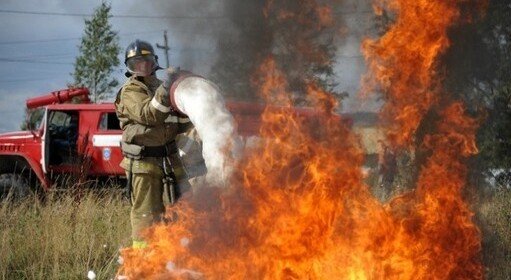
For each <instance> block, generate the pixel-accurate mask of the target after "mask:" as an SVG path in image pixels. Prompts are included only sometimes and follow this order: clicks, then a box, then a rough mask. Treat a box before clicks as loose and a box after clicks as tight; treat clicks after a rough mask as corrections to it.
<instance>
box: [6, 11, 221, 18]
mask: <svg viewBox="0 0 511 280" xmlns="http://www.w3.org/2000/svg"><path fill="white" fill-rule="evenodd" d="M0 13H4V14H25V15H47V16H70V17H90V16H92V14H84V13H58V12H37V11H20V10H5V9H0ZM112 17H114V18H138V19H141V18H147V19H224V18H227V17H226V16H224V15H216V16H215V15H206V16H204V15H201V16H172V15H157V16H144V15H116V14H113V15H112Z"/></svg>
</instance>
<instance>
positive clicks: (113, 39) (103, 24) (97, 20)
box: [72, 2, 120, 102]
mask: <svg viewBox="0 0 511 280" xmlns="http://www.w3.org/2000/svg"><path fill="white" fill-rule="evenodd" d="M110 8H111V7H110V5H108V4H106V3H105V2H103V3H102V4H101V5H100V6H99V7H98V8H96V9H95V10H94V14H93V15H92V18H91V19H86V20H85V34H84V35H83V37H82V41H81V44H80V46H79V49H80V55H79V56H78V57H77V58H76V62H75V70H74V73H73V74H72V75H73V78H74V86H80V87H82V86H83V87H87V88H89V90H90V98H91V100H92V101H93V102H97V101H99V100H103V99H106V98H107V97H108V95H109V94H110V93H111V92H112V89H113V88H115V87H116V86H118V85H119V82H118V81H117V79H115V78H113V77H111V75H112V73H113V71H114V68H115V67H116V66H118V65H119V58H118V55H119V52H120V47H119V36H118V35H117V32H114V31H112V26H111V24H110V23H109V18H110V17H111V15H110Z"/></svg>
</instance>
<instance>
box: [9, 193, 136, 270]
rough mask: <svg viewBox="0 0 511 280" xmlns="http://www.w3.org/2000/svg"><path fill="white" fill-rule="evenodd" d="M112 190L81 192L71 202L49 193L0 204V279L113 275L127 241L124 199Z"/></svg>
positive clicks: (128, 228)
mask: <svg viewBox="0 0 511 280" xmlns="http://www.w3.org/2000/svg"><path fill="white" fill-rule="evenodd" d="M116 192H118V191H114V190H110V191H87V192H86V193H85V194H83V196H81V197H80V199H79V200H77V198H76V196H75V195H70V194H69V193H60V194H58V195H57V194H55V193H50V194H49V195H48V197H47V199H46V200H45V201H44V202H41V201H39V200H37V199H35V198H34V197H32V198H28V199H26V200H24V201H21V202H15V203H14V202H5V201H4V202H2V203H1V204H0V229H1V231H0V278H1V279H87V272H88V271H89V270H93V271H94V272H95V273H96V274H97V279H111V278H113V276H114V275H115V271H116V267H117V258H118V252H119V249H120V248H121V247H122V246H126V245H127V244H129V238H130V226H129V202H128V201H127V200H126V199H122V198H121V197H120V195H119V194H118V193H116Z"/></svg>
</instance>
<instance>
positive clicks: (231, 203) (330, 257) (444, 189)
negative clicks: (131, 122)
mask: <svg viewBox="0 0 511 280" xmlns="http://www.w3.org/2000/svg"><path fill="white" fill-rule="evenodd" d="M272 2H273V1H271V2H270V3H272ZM387 2H392V3H390V4H392V5H391V7H396V10H395V11H396V12H398V18H397V20H396V25H398V26H399V28H398V27H392V28H390V30H389V32H396V34H407V36H404V37H399V38H398V37H396V36H397V35H392V36H390V37H391V38H388V37H387V36H389V35H385V36H384V37H382V39H381V41H368V42H366V43H365V46H366V51H365V52H366V55H368V56H369V58H370V60H369V63H370V67H369V68H370V70H372V71H373V74H374V77H377V78H375V80H373V81H372V84H371V87H372V88H373V89H376V88H378V87H381V88H382V89H383V90H384V93H385V95H386V98H387V100H388V101H389V105H386V107H385V109H384V115H385V117H386V118H387V119H388V121H389V128H390V130H389V139H391V141H389V142H390V143H392V144H394V145H396V146H398V147H403V146H407V145H410V141H411V137H412V136H413V134H414V132H415V129H416V127H417V126H418V125H419V123H420V121H421V120H422V118H423V116H424V114H425V112H426V111H427V110H429V109H430V107H431V105H432V104H434V103H435V102H436V100H438V94H439V93H440V82H439V81H438V80H437V79H438V77H436V76H435V73H436V72H435V67H436V66H437V59H438V55H439V53H441V52H442V51H443V50H444V49H445V47H447V46H448V39H447V37H446V29H447V28H448V27H449V26H450V25H451V24H452V21H454V20H455V19H457V18H458V17H459V15H458V14H459V12H458V10H457V9H456V5H455V4H456V1H441V0H435V1H433V0H429V1H422V0H421V1H411V0H399V1H397V0H396V1H387ZM426 2H427V3H426ZM440 7H441V8H442V9H447V10H442V13H441V15H442V16H439V17H442V19H437V18H433V19H431V20H432V21H431V22H429V21H424V22H423V23H422V24H424V25H420V24H412V23H410V24H407V22H406V21H404V19H402V18H401V16H403V15H402V14H404V17H405V18H407V20H417V18H416V17H420V14H428V15H429V16H430V17H435V16H437V15H435V14H434V13H432V12H434V11H440V10H441V9H440ZM397 8H399V9H397ZM409 13H412V14H417V16H416V17H414V16H412V15H411V14H409ZM444 17H447V18H448V19H449V20H450V21H451V22H449V20H447V19H445V18H444ZM410 27H413V28H417V30H416V34H417V38H414V37H413V36H411V33H412V31H403V30H400V29H402V28H405V29H406V28H410ZM419 27H420V28H419ZM424 29H434V30H429V31H424ZM422 33H423V34H422ZM392 38H393V39H395V40H399V42H400V43H399V44H396V45H393V44H390V43H389V41H391V39H392ZM400 40H410V41H409V42H408V43H409V44H411V45H415V44H417V45H418V46H416V47H413V46H407V47H406V48H405V49H404V50H402V52H403V53H402V55H403V58H402V57H399V56H398V54H399V52H400V49H399V48H401V47H403V46H405V45H406V44H405V42H404V41H400ZM430 41H433V43H431V42H430ZM424 46H430V47H425V48H424V49H422V47H424ZM434 46H436V47H434ZM392 48H398V49H392ZM407 51H408V52H407ZM414 52H415V54H414ZM389 54H390V56H389ZM409 64H412V65H409ZM407 71H410V72H407ZM257 74H258V75H256V76H257V77H258V79H257V80H256V82H257V83H258V85H259V88H260V95H261V96H262V97H263V98H264V99H265V100H266V101H267V103H269V104H273V105H278V106H269V107H267V108H266V109H265V111H264V113H263V115H262V120H261V122H262V125H261V130H260V133H261V136H262V140H261V142H259V143H258V144H257V145H255V146H254V147H252V148H249V149H248V150H247V152H246V153H245V155H244V158H243V159H242V160H241V161H240V163H239V166H238V168H237V171H236V174H235V176H234V178H233V179H232V182H230V183H231V184H230V185H231V186H230V187H229V188H226V189H222V188H214V187H206V188H203V189H201V191H200V192H198V193H196V194H194V196H193V197H187V198H185V199H182V200H181V201H180V202H179V203H178V205H177V206H175V207H173V208H171V209H169V210H170V212H172V213H176V214H177V215H174V214H169V215H170V216H172V217H173V216H177V217H178V219H177V221H175V222H173V223H170V224H159V225H156V226H154V227H152V228H150V229H148V231H147V232H146V238H147V240H149V246H148V248H146V249H138V250H135V249H125V250H123V252H122V258H123V261H124V262H123V265H122V267H121V269H120V273H121V274H123V275H126V276H128V278H129V279H481V278H483V276H482V266H481V264H480V260H479V251H480V236H479V232H478V229H477V227H476V226H475V225H474V224H473V222H472V221H471V218H472V213H471V212H470V210H469V208H468V206H467V205H466V203H465V202H464V201H463V199H462V196H461V191H462V188H463V186H464V185H465V176H466V172H467V169H466V167H465V164H464V162H465V161H466V158H467V157H469V156H470V155H472V154H474V153H476V152H477V148H476V147H475V137H474V135H475V131H476V128H477V124H476V121H475V120H473V119H471V118H469V117H467V116H466V114H465V113H464V109H463V106H462V105H461V104H460V103H452V104H450V105H448V106H444V107H443V109H441V110H440V111H439V113H438V115H439V116H440V119H441V121H439V122H438V123H437V124H436V127H437V129H436V131H435V132H434V133H431V134H430V135H427V136H426V137H425V144H424V145H425V148H426V149H428V150H430V151H431V156H430V157H429V158H428V160H427V162H426V164H425V166H424V168H423V169H422V171H421V173H420V176H419V179H418V182H417V189H416V191H414V192H410V193H407V194H404V195H402V196H399V197H397V198H394V199H393V200H392V201H391V202H389V203H388V204H385V205H382V204H381V203H380V202H379V201H378V200H376V199H375V198H374V197H372V195H371V194H370V191H369V188H368V187H367V186H366V185H365V184H364V183H363V176H362V172H361V166H362V164H363V160H364V159H363V154H362V150H361V149H360V147H359V144H358V143H359V141H358V139H357V136H356V135H354V134H353V133H352V132H351V131H350V129H349V127H348V125H347V124H346V122H343V121H342V120H341V119H340V118H339V116H337V115H334V114H332V112H333V110H334V109H335V107H336V101H335V100H334V98H333V97H332V95H330V94H329V93H327V92H324V91H323V90H321V88H320V87H319V86H317V85H316V84H314V83H309V84H308V85H307V98H308V101H309V103H310V104H313V105H314V108H315V109H316V111H315V112H314V114H313V117H308V118H306V117H305V116H304V115H303V114H296V110H295V109H294V108H293V107H292V104H293V101H292V98H291V96H292V94H291V92H290V91H289V87H288V85H287V79H286V75H285V74H284V73H282V72H281V71H280V70H279V67H278V65H277V63H276V61H275V60H274V59H273V58H271V57H270V58H268V59H266V60H265V61H264V63H262V64H261V66H260V68H259V69H258V73H257ZM405 93H407V95H405Z"/></svg>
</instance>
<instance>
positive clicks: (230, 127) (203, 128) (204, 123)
mask: <svg viewBox="0 0 511 280" xmlns="http://www.w3.org/2000/svg"><path fill="white" fill-rule="evenodd" d="M175 100H176V103H177V107H178V108H179V110H181V111H182V112H183V113H185V114H186V115H188V117H189V118H190V120H191V121H192V123H193V124H194V125H195V128H196V129H197V132H198V134H199V136H200V138H201V139H202V141H203V151H202V154H203V156H204V160H205V163H206V167H207V169H208V173H207V176H206V179H207V181H208V182H210V183H213V184H215V185H220V186H221V185H224V184H226V183H227V182H228V178H229V176H230V174H231V172H232V168H233V164H234V161H233V158H234V157H235V156H236V155H237V150H238V143H237V139H238V137H237V135H236V132H235V126H234V120H233V118H232V116H231V114H230V113H229V111H227V109H226V108H225V104H224V100H223V97H222V95H221V93H220V90H219V89H218V87H217V86H216V85H215V84H213V83H212V82H210V81H208V80H206V79H204V78H200V77H189V78H186V79H184V80H183V81H181V82H180V83H179V85H178V86H177V88H176V90H175Z"/></svg>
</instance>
